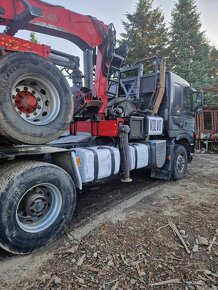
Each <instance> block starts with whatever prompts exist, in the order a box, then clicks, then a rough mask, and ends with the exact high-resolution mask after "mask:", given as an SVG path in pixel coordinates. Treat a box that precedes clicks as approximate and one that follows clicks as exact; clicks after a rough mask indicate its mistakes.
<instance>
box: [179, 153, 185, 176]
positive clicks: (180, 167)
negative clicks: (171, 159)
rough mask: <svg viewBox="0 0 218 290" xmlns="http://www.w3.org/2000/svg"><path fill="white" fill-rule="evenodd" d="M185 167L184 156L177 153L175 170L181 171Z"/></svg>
mask: <svg viewBox="0 0 218 290" xmlns="http://www.w3.org/2000/svg"><path fill="white" fill-rule="evenodd" d="M184 168H185V158H184V156H183V155H179V156H178V158H177V170H178V172H179V173H182V172H183V170H184Z"/></svg>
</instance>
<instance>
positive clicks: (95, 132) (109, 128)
mask: <svg viewBox="0 0 218 290" xmlns="http://www.w3.org/2000/svg"><path fill="white" fill-rule="evenodd" d="M120 124H124V119H123V118H118V119H116V120H100V121H90V120H88V121H77V122H75V123H73V124H72V125H71V134H73V135H76V134H77V133H83V132H86V133H90V134H91V135H92V136H99V137H118V136H119V125H120Z"/></svg>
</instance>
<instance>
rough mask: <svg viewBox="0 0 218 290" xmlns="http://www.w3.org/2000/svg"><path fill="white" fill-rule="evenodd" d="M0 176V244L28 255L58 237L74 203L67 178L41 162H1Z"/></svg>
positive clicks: (59, 169)
mask: <svg viewBox="0 0 218 290" xmlns="http://www.w3.org/2000/svg"><path fill="white" fill-rule="evenodd" d="M0 172H1V178H0V184H1V188H0V246H1V247H2V248H3V249H5V250H7V251H9V252H12V253H16V254H28V253H31V252H33V251H35V250H37V249H39V248H41V247H42V246H45V245H47V244H49V243H51V242H53V241H54V240H55V239H57V238H58V237H59V235H60V234H61V233H63V231H64V230H65V228H66V227H67V225H68V224H69V222H70V220H71V218H72V215H73V213H74V209H75V204H76V190H75V186H74V183H73V181H72V179H71V177H70V176H69V175H68V174H67V173H66V172H65V171H64V170H62V169H61V168H59V167H57V166H55V165H52V164H48V163H43V162H34V161H19V162H18V161H17V162H14V163H13V162H12V163H8V164H6V165H3V166H2V168H1V170H0Z"/></svg>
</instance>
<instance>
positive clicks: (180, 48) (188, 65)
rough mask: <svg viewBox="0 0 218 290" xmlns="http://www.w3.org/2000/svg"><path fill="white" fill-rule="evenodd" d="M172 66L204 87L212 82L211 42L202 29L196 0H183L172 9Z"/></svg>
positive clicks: (178, 72)
mask: <svg viewBox="0 0 218 290" xmlns="http://www.w3.org/2000/svg"><path fill="white" fill-rule="evenodd" d="M170 35H171V41H170V50H171V54H170V58H169V61H170V65H171V69H172V70H173V71H175V72H176V73H177V74H179V75H180V76H182V77H184V78H185V79H186V80H188V81H189V82H190V83H191V84H192V85H193V86H195V87H197V88H201V87H203V86H205V85H207V84H208V83H209V71H210V61H209V58H210V46H209V44H208V43H207V40H206V38H205V34H204V32H202V31H201V22H200V14H199V13H198V11H197V6H196V5H195V0H179V1H178V3H176V4H175V6H174V9H173V11H172V23H171V33H170Z"/></svg>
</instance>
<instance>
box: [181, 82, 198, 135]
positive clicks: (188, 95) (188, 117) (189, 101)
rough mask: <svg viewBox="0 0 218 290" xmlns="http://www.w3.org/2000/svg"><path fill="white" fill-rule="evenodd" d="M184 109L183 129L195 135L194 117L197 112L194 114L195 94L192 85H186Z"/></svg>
mask: <svg viewBox="0 0 218 290" xmlns="http://www.w3.org/2000/svg"><path fill="white" fill-rule="evenodd" d="M182 111H183V116H184V125H183V129H184V130H185V131H186V132H187V133H188V134H189V135H190V136H193V134H194V132H195V117H194V116H195V114H194V104H193V94H192V91H191V89H190V87H184V93H183V108H182Z"/></svg>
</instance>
